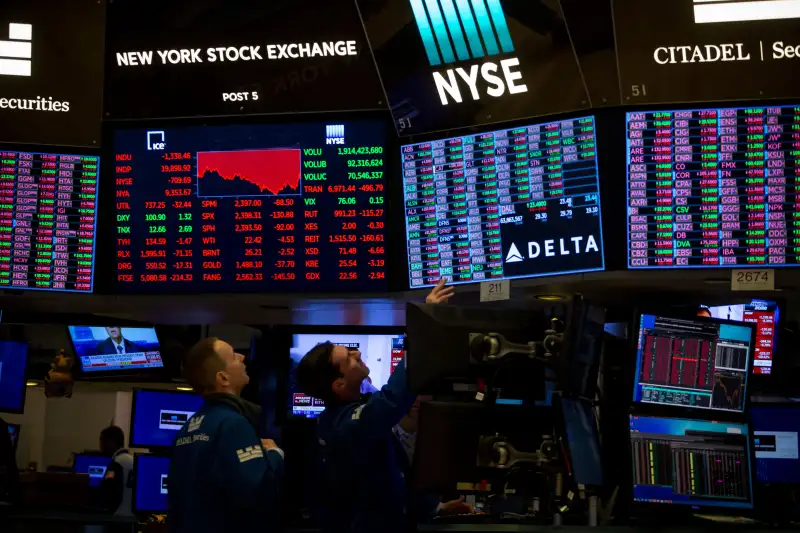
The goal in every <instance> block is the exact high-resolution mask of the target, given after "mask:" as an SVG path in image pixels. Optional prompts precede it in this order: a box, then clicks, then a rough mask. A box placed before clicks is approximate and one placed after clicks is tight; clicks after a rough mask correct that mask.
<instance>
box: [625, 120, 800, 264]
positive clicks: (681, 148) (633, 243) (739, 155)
mask: <svg viewBox="0 0 800 533" xmlns="http://www.w3.org/2000/svg"><path fill="white" fill-rule="evenodd" d="M627 151H628V154H627V164H628V259H629V261H628V263H629V266H630V267H631V268H669V267H681V268H687V267H688V268H702V267H717V268H719V267H737V268H738V267H763V266H765V265H768V266H770V267H780V266H789V265H797V264H799V263H800V213H798V208H799V207H800V204H799V203H798V202H799V201H800V199H798V197H797V194H796V191H797V177H798V173H799V172H800V167H798V165H797V160H798V158H800V107H750V108H721V109H720V108H717V109H700V110H687V111H657V112H640V113H628V114H627Z"/></svg>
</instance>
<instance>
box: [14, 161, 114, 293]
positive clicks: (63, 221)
mask: <svg viewBox="0 0 800 533" xmlns="http://www.w3.org/2000/svg"><path fill="white" fill-rule="evenodd" d="M99 170H100V158H99V157H97V156H90V155H67V154H44V153H38V152H0V288H4V289H33V290H49V291H71V292H92V287H93V279H94V260H95V251H94V250H95V233H96V230H97V193H98V175H99Z"/></svg>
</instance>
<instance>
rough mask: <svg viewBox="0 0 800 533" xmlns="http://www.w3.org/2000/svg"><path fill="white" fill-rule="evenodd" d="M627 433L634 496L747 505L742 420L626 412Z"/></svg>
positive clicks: (746, 438)
mask: <svg viewBox="0 0 800 533" xmlns="http://www.w3.org/2000/svg"><path fill="white" fill-rule="evenodd" d="M630 439H631V457H632V459H633V500H634V502H637V503H640V504H659V505H685V506H691V507H693V508H708V509H710V510H714V509H716V510H720V509H752V508H753V482H752V470H751V453H752V448H751V443H750V434H749V427H748V425H747V424H745V423H738V422H721V421H708V420H689V419H685V418H668V417H662V416H641V415H630Z"/></svg>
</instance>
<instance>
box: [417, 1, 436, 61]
mask: <svg viewBox="0 0 800 533" xmlns="http://www.w3.org/2000/svg"><path fill="white" fill-rule="evenodd" d="M410 2H411V10H412V11H413V12H414V18H415V19H416V21H417V29H419V35H420V37H422V44H423V46H425V53H426V54H427V55H428V62H429V63H430V64H431V66H432V67H434V66H436V65H440V64H441V63H442V60H441V59H439V51H438V50H437V49H436V41H435V40H434V39H433V32H432V31H431V25H430V24H429V23H428V15H427V14H426V13H425V6H423V5H422V0H410Z"/></svg>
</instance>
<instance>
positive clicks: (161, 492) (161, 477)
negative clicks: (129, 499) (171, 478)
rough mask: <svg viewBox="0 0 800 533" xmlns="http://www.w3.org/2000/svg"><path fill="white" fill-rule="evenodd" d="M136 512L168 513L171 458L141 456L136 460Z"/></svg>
mask: <svg viewBox="0 0 800 533" xmlns="http://www.w3.org/2000/svg"><path fill="white" fill-rule="evenodd" d="M133 470H134V473H133V475H134V478H135V479H136V485H135V488H134V496H133V501H134V506H133V507H134V511H136V512H140V513H158V512H165V511H167V494H168V486H167V476H168V475H169V457H160V456H157V455H146V454H139V455H137V456H136V458H135V459H134V468H133Z"/></svg>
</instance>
